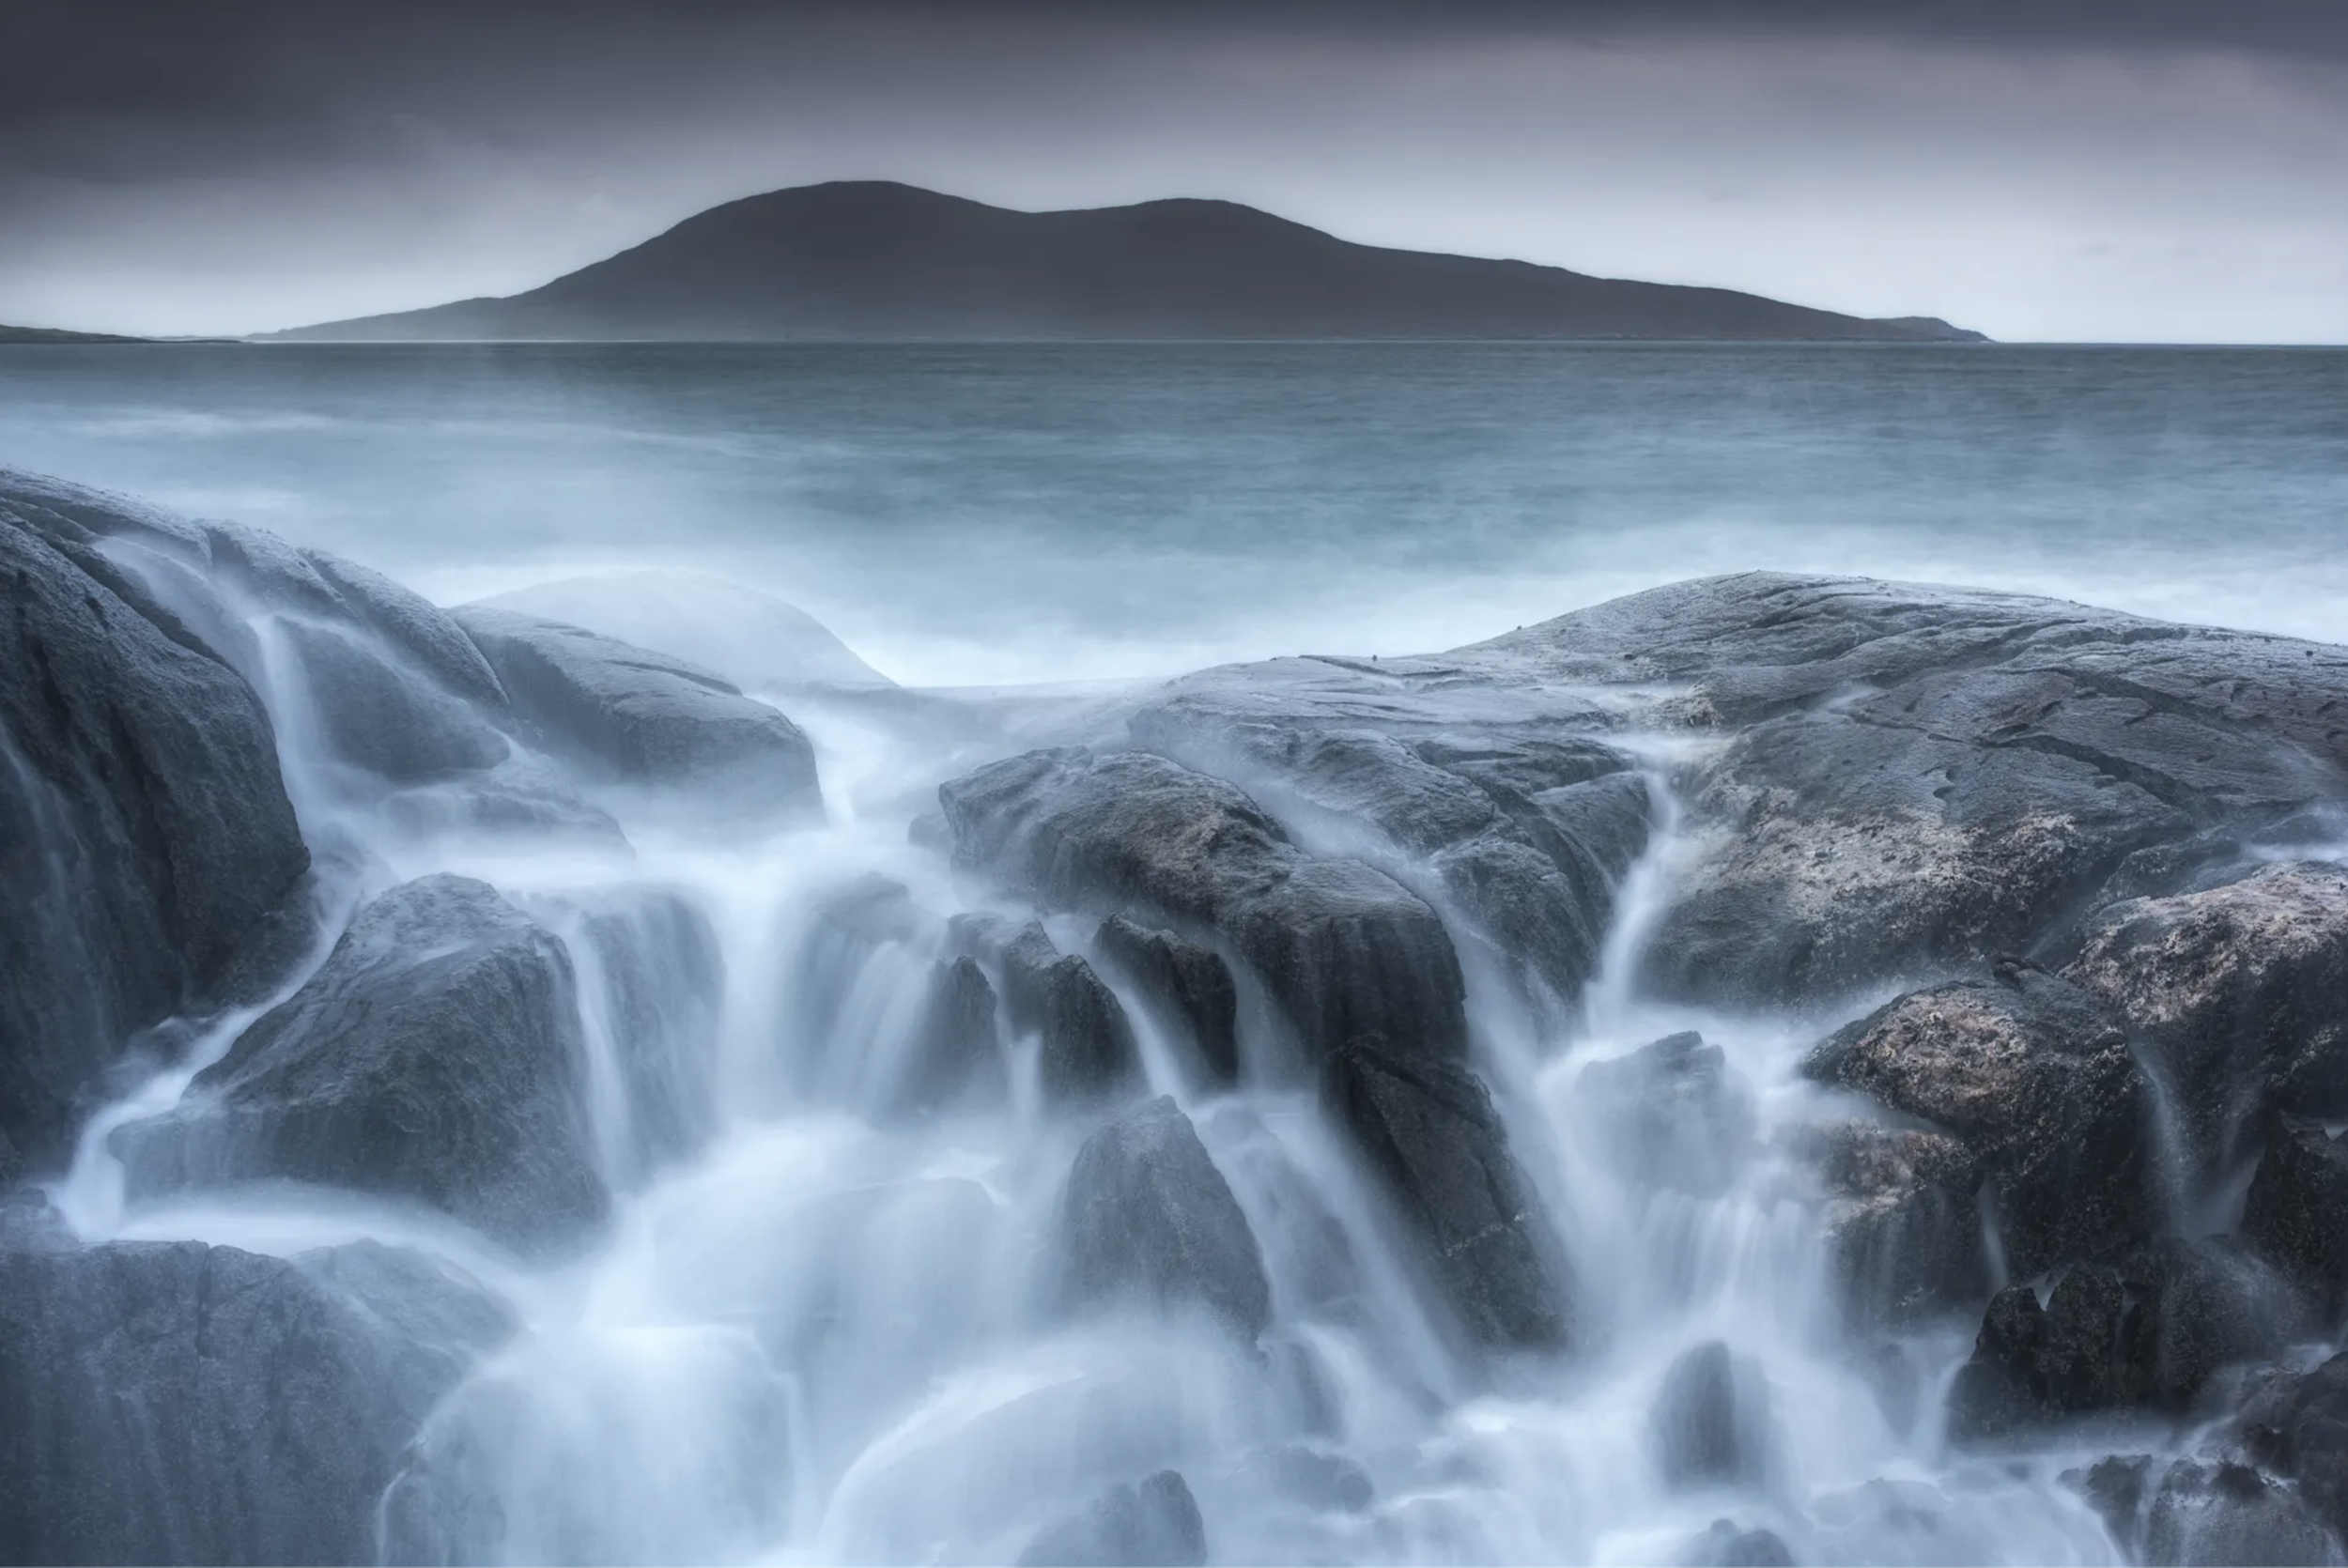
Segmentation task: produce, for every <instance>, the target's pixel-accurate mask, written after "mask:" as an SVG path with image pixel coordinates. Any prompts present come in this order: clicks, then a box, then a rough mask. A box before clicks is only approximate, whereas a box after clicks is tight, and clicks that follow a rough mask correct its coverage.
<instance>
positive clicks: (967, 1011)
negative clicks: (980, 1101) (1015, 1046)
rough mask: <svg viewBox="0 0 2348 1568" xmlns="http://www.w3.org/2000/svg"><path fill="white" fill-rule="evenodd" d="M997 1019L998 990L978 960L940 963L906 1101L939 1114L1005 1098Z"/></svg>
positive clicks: (905, 1087) (925, 1007)
mask: <svg viewBox="0 0 2348 1568" xmlns="http://www.w3.org/2000/svg"><path fill="white" fill-rule="evenodd" d="M995 1016H996V1000H995V987H994V986H993V985H992V984H990V983H989V982H988V980H987V977H986V972H985V971H984V970H982V969H981V968H980V967H979V963H978V961H977V960H976V959H973V958H970V957H968V956H967V955H965V956H964V957H961V958H955V959H949V960H944V961H940V962H938V963H937V964H935V965H934V966H933V967H932V969H931V971H930V989H929V997H928V1000H927V1001H926V1003H925V1004H924V1005H923V1007H922V1009H921V1022H920V1024H919V1033H918V1034H917V1035H916V1037H915V1038H914V1047H913V1058H912V1061H911V1062H910V1063H909V1064H908V1066H907V1068H906V1072H905V1078H904V1084H903V1086H902V1087H901V1088H900V1090H899V1097H900V1099H901V1102H902V1103H903V1104H904V1106H905V1107H906V1108H908V1109H910V1110H914V1111H935V1110H939V1109H941V1108H943V1107H946V1106H949V1105H952V1104H954V1103H956V1102H959V1101H962V1100H966V1099H972V1098H986V1099H1000V1098H1001V1097H1002V1095H1003V1093H1004V1091H1005V1089H1006V1088H1007V1087H1008V1085H1009V1081H1010V1080H1009V1072H1008V1068H1006V1066H1005V1063H1004V1059H1003V1045H1002V1041H1001V1040H1000V1039H999V1038H997V1037H996V1024H995Z"/></svg>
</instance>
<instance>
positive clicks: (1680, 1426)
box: [1653, 1340, 1775, 1489]
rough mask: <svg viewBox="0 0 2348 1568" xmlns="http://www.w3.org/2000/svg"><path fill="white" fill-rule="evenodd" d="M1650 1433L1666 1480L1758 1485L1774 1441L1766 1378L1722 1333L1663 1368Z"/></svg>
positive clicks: (1681, 1485)
mask: <svg viewBox="0 0 2348 1568" xmlns="http://www.w3.org/2000/svg"><path fill="white" fill-rule="evenodd" d="M1653 1437H1654V1443H1655V1461H1656V1468H1657V1469H1658V1470H1659V1471H1661V1474H1662V1477H1663V1482H1664V1484H1666V1485H1668V1486H1671V1487H1673V1488H1675V1489H1685V1488H1691V1487H1699V1486H1756V1485H1759V1484H1761V1483H1763V1482H1764V1481H1766V1480H1767V1479H1768V1476H1769V1465H1770V1460H1771V1446H1772V1444H1773V1443H1774V1441H1775V1435H1774V1431H1773V1427H1772V1421H1771V1416H1770V1412H1769V1380H1768V1379H1767V1378H1765V1377H1764V1376H1762V1375H1761V1369H1760V1368H1759V1367H1757V1366H1755V1365H1753V1362H1752V1361H1750V1360H1746V1359H1745V1358H1744V1357H1741V1356H1739V1355H1738V1354H1737V1353H1736V1352H1734V1351H1732V1350H1730V1349H1729V1347H1728V1346H1727V1345H1722V1343H1720V1342H1719V1341H1718V1340H1714V1341H1712V1342H1711V1343H1709V1344H1706V1345H1697V1346H1696V1347H1695V1348H1694V1349H1692V1350H1690V1351H1688V1352H1687V1353H1686V1354H1684V1355H1682V1356H1681V1357H1680V1358H1679V1359H1678V1360H1676V1361H1674V1362H1673V1363H1672V1365H1671V1369H1670V1370H1669V1371H1668V1372H1666V1373H1665V1374H1664V1375H1663V1384H1662V1388H1661V1391H1660V1392H1659V1393H1658V1394H1657V1396H1656V1401H1655V1416H1654V1433H1653Z"/></svg>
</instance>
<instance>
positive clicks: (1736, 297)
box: [270, 181, 1981, 342]
mask: <svg viewBox="0 0 2348 1568" xmlns="http://www.w3.org/2000/svg"><path fill="white" fill-rule="evenodd" d="M270 335H271V336H274V337H279V338H313V339H338V340H347V341H348V340H359V341H381V340H409V341H413V340H449V339H455V340H480V339H585V340H662V341H687V342H690V341H706V340H718V341H724V340H746V341H773V340H782V339H815V340H866V339H916V340H919V339H949V340H987V339H1046V340H1051V339H1184V338H1189V339H1200V338H1698V339H1753V340H1785V339H1848V340H1878V341H1882V340H1890V341H1904V342H1957V341H1973V340H1978V339H1979V338H1980V335H1981V334H1979V333H1977V332H1969V331H1963V330H1961V329H1959V328H1955V327H1952V326H1950V325H1949V324H1948V323H1947V322H1945V321H1940V320H1938V319H1936V318H1933V317H1930V316H1900V317H1895V318H1892V319H1876V320H1871V319H1867V318H1864V317H1861V316H1852V315H1838V314H1836V313H1834V312H1832V311H1822V310H1812V309H1809V308H1807V307H1805V306H1801V305H1789V304H1786V303H1784V302H1783V301H1780V300H1767V299H1763V298H1761V297H1760V296H1758V295H1753V294H1739V293H1737V292H1735V291H1734V290H1731V289H1724V288H1690V287H1683V286H1680V285H1676V284H1648V283H1630V282H1624V281H1620V280H1616V279H1611V278H1593V277H1587V276H1584V275H1583V274H1582V273H1579V272H1568V271H1567V270H1566V269H1563V268H1557V267H1537V266H1534V265H1533V264H1531V263H1529V262H1522V261H1493V260H1486V259H1481V258H1477V257H1471V256H1455V255H1439V254H1429V253H1426V252H1419V251H1396V250H1386V249H1383V248H1381V247H1379V246H1374V245H1357V244H1354V243H1352V241H1350V240H1344V239H1339V238H1336V237H1335V236H1334V235H1328V234H1323V233H1322V232H1321V231H1320V230H1319V229H1315V228H1308V227H1306V226H1305V224H1303V223H1290V221H1289V220H1287V219H1285V218H1277V217H1274V216H1273V215H1272V214H1271V213H1268V212H1260V211H1258V210H1257V209H1256V208H1251V207H1242V206H1240V205H1239V204H1237V203H1234V202H1221V201H1197V200H1172V201H1154V202H1141V203H1138V204H1136V205H1135V206H1131V207H1108V208H1088V209H1082V210H1075V211H1066V212H1016V211H1012V210H1010V209H1007V208H999V207H988V206H986V205H985V204H983V203H981V202H974V201H967V200H965V199H964V198H962V197H959V196H948V195H941V194H939V193H937V192H934V191H923V190H919V189H918V188H916V187H914V186H910V185H898V184H893V183H888V182H883V181H853V182H849V181H842V182H835V183H831V184H826V185H808V186H801V187H798V188H796V189H795V190H789V191H776V192H768V193H767V194H765V195H760V196H749V197H746V198H744V199H743V200H741V201H735V202H728V203H726V204H725V205H724V206H722V207H716V208H710V209H709V210H708V211H706V212H703V213H700V214H698V215H697V216H695V217H691V218H687V220H685V222H683V223H679V224H677V225H676V226H675V227H674V228H672V229H670V230H669V231H668V232H667V233H665V234H661V235H659V236H657V237H656V238H651V239H648V240H646V241H644V242H643V243H642V244H641V245H638V246H636V247H634V248H633V249H631V250H626V251H623V252H621V253H620V254H617V255H615V256H612V257H610V259H609V260H606V261H599V262H596V263H595V264H594V265H593V266H590V267H583V268H581V269H579V270H578V271H576V272H572V273H568V274H566V275H565V276H564V277H560V278H557V279H555V280H554V281H553V282H552V283H550V284H546V285H545V286H543V287H540V288H533V289H532V290H530V291H529V292H527V293H524V294H516V295H511V296H508V297H506V298H503V299H481V300H459V301H457V302H456V303H454V304H447V305H438V306H434V307H432V308H431V309H428V310H417V311H404V312H400V313H398V314H396V315H372V316H363V317H359V318H357V319H355V320H349V321H333V322H328V323H325V324H323V325H320V326H316V327H302V328H297V329H295V330H293V331H286V332H279V333H273V334H270Z"/></svg>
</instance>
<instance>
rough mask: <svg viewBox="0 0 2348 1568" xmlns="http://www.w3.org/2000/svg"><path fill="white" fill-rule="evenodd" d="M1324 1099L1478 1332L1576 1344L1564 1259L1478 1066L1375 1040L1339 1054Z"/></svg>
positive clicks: (1501, 1340)
mask: <svg viewBox="0 0 2348 1568" xmlns="http://www.w3.org/2000/svg"><path fill="white" fill-rule="evenodd" d="M1321 1107H1322V1109H1323V1111H1324V1112H1326V1113H1327V1114H1328V1115H1330V1116H1331V1117H1332V1118H1333V1119H1334V1120H1335V1121H1336V1124H1337V1125H1338V1126H1339V1127H1341V1128H1343V1129H1344V1130H1345V1131H1346V1132H1347V1133H1349V1134H1350V1135H1351V1136H1352V1141H1353V1144H1354V1145H1355V1147H1357V1148H1359V1149H1360V1150H1361V1152H1362V1157H1363V1160H1364V1162H1365V1163H1366V1164H1367V1167H1368V1169H1369V1172H1370V1175H1371V1176H1373V1177H1374V1178H1375V1179H1376V1180H1377V1181H1378V1182H1379V1184H1380V1185H1381V1187H1382V1188H1383V1190H1384V1191H1385V1193H1386V1195H1387V1196H1388V1197H1389V1198H1390V1199H1391V1200H1392V1202H1393V1203H1394V1205H1395V1206H1396V1207H1397V1209H1398V1211H1399V1212H1400V1214H1401V1217H1402V1219H1403V1222H1404V1223H1405V1225H1406V1227H1407V1229H1408V1232H1409V1234H1410V1235H1411V1237H1413V1239H1414V1240H1415V1241H1416V1242H1417V1243H1418V1246H1419V1251H1420V1256H1421V1258H1422V1260H1423V1263H1424V1267H1425V1268H1426V1269H1427V1272H1428V1274H1429V1277H1430V1278H1431V1279H1432V1280H1433V1282H1434V1284H1436V1286H1437V1287H1438V1288H1439V1289H1440V1290H1441V1291H1442V1292H1443V1294H1444V1298H1445V1299H1446V1300H1447V1302H1448V1304H1449V1307H1450V1310H1451V1312H1452V1313H1453V1314H1454V1315H1455V1316H1456V1317H1457V1318H1458V1320H1459V1322H1460V1327H1461V1328H1462V1329H1463V1330H1465V1331H1466V1333H1467V1336H1468V1337H1469V1339H1471V1340H1472V1341H1474V1342H1475V1344H1477V1345H1483V1346H1486V1347H1488V1348H1494V1349H1522V1350H1538V1349H1553V1348H1556V1347H1559V1346H1561V1345H1565V1344H1566V1343H1567V1342H1568V1339H1569V1338H1570V1337H1571V1312H1570V1307H1569V1303H1568V1294H1569V1290H1570V1286H1569V1283H1568V1280H1567V1277H1566V1269H1565V1263H1564V1260H1563V1259H1562V1258H1560V1257H1559V1256H1558V1255H1557V1252H1556V1248H1555V1246H1554V1244H1553V1242H1552V1239H1551V1237H1550V1236H1549V1234H1548V1226H1547V1221H1546V1218H1545V1216H1543V1215H1542V1214H1541V1212H1540V1211H1539V1208H1538V1207H1537V1203H1536V1201H1535V1199H1534V1196H1533V1193H1532V1190H1531V1187H1530V1185H1529V1184H1528V1183H1527V1182H1526V1180H1525V1178H1524V1173H1523V1172H1522V1170H1520V1169H1519V1168H1518V1166H1517V1162H1516V1159H1515V1157H1514V1156H1512V1155H1511V1154H1510V1153H1509V1152H1508V1144H1507V1137H1506V1131H1505V1130H1503V1128H1502V1127H1501V1124H1500V1117H1499V1115H1498V1113H1497V1112H1496V1111H1494V1110H1493V1108H1492V1101H1491V1092H1490V1091H1488V1090H1487V1089H1486V1088H1485V1087H1484V1085H1483V1084H1482V1083H1481V1082H1479V1081H1478V1080H1477V1079H1476V1077H1475V1074H1474V1073H1472V1072H1470V1071H1468V1070H1467V1068H1463V1067H1461V1066H1460V1065H1459V1064H1457V1063H1455V1062H1445V1061H1426V1060H1421V1059H1416V1058H1412V1057H1404V1056H1399V1055H1397V1054H1396V1053H1394V1052H1392V1051H1390V1050H1389V1049H1387V1048H1386V1046H1385V1043H1384V1042H1383V1040H1381V1039H1379V1038H1376V1037H1368V1038H1362V1039H1358V1040H1355V1041H1354V1042H1353V1043H1352V1044H1351V1045H1349V1046H1347V1047H1346V1048H1345V1049H1343V1050H1341V1051H1339V1052H1338V1053H1336V1055H1334V1056H1332V1057H1331V1058H1330V1060H1329V1063H1328V1065H1327V1066H1326V1067H1325V1068H1323V1069H1322V1073H1321Z"/></svg>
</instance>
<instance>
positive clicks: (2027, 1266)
mask: <svg viewBox="0 0 2348 1568" xmlns="http://www.w3.org/2000/svg"><path fill="white" fill-rule="evenodd" d="M1803 1070H1804V1072H1806V1073H1807V1074H1808V1075H1809V1076H1810V1077H1812V1078H1815V1079H1817V1080H1819V1081H1820V1082H1823V1083H1828V1084H1835V1085H1838V1086H1840V1087H1842V1088H1846V1089H1856V1090H1859V1091H1861V1092H1862V1093H1865V1094H1869V1095H1872V1096H1873V1097H1875V1098H1876V1099H1878V1100H1880V1101H1881V1102H1883V1103H1884V1104H1886V1105H1888V1106H1891V1107H1892V1109H1894V1110H1896V1111H1901V1112H1905V1113H1906V1114H1908V1115H1912V1116H1918V1117H1922V1118H1923V1120H1925V1121H1928V1122H1931V1123H1934V1124H1935V1125H1937V1126H1939V1127H1941V1128H1944V1129H1946V1130H1948V1131H1949V1132H1951V1133H1953V1134H1954V1135H1955V1136H1956V1137H1957V1138H1959V1139H1961V1140H1963V1141H1964V1143H1965V1144H1966V1145H1967V1146H1968V1147H1969V1148H1970V1149H1971V1150H1972V1151H1973V1152H1974V1153H1975V1154H1976V1155H1977V1156H1978V1157H1979V1159H1980V1161H1981V1164H1982V1169H1983V1171H1984V1173H1985V1176H1986V1177H1987V1180H1988V1183H1989V1189H1990V1193H1991V1199H1992V1204H1993V1207H1994V1211H1995V1213H1996V1217H1997V1221H1998V1227H1999V1232H2000V1237H2001V1238H2002V1240H2003V1242H2004V1245H2005V1251H2006V1256H2007V1259H2008V1261H2009V1262H2010V1264H2011V1266H2012V1268H2013V1269H2014V1271H2015V1272H2016V1273H2017V1274H2034V1273H2038V1272H2040V1271H2041V1270H2043V1269H2046V1268H2050V1267H2052V1266H2054V1265H2057V1264H2060V1263H2062V1262H2063V1261H2065V1260H2067V1259H2070V1258H2075V1257H2081V1256H2087V1255H2091V1254H2109V1253H2114V1252H2117V1251H2119V1250H2121V1249H2124V1248H2125V1247H2126V1246H2128V1245H2129V1244H2131V1243H2132V1242H2134V1241H2136V1240H2139V1239H2140V1238H2142V1237H2144V1236H2145V1235H2147V1234H2148V1233H2149V1229H2150V1225H2151V1211H2150V1194H2149V1192H2148V1191H2147V1189H2148V1172H2147V1169H2146V1161H2145V1160H2144V1157H2143V1148H2144V1145H2145V1141H2146V1140H2145V1120H2146V1114H2147V1108H2148V1107H2147V1094H2146V1090H2145V1085H2144V1081H2143V1075H2142V1073H2141V1072H2140V1071H2139V1068H2138V1067H2137V1065H2136V1060H2135V1058H2134V1057H2133V1056H2132V1055H2131V1054H2130V1053H2129V1051H2128V1042H2127V1037H2126V1035H2125V1034H2124V1032H2123V1031H2122V1030H2121V1028H2120V1026H2119V1024H2118V1022H2117V1021H2115V1020H2114V1019H2113V1018H2112V1016H2111V1014H2110V1013H2109V1011H2108V1010H2107V1009H2105V1007H2103V1006H2102V1004H2101V1003H2099V1002H2097V1001H2096V1000H2095V999H2094V998H2093V997H2092V996H2090V995H2088V994H2087V993H2086V992H2082V991H2080V990H2079V989H2078V987H2076V986H2074V985H2071V984H2070V983H2068V982H2067V981H2064V980H2062V979H2059V978H2057V977H2056V976H2052V975H2048V974H2047V973H2046V972H2044V971H2043V970H2040V969H2038V968H2036V967H2034V966H2032V965H2030V964H2027V963H2021V962H2003V963H2000V965H1999V966H1998V969H1997V972H1996V976H1995V978H1993V979H1992V980H1990V981H1988V982H1987V983H1982V982H1975V981H1963V982H1958V983H1955V984H1951V985H1942V986H1935V987H1933V988H1932V989H1930V990H1927V991H1919V992H1909V993H1908V995H1906V996H1903V997H1900V998H1899V999H1898V1000H1896V1001H1893V1002H1891V1003H1887V1004H1886V1005H1885V1006H1883V1007H1878V1008H1877V1010H1876V1011H1874V1012H1872V1013H1870V1014H1868V1015H1867V1016H1866V1017H1865V1018H1863V1019H1861V1020H1860V1021H1858V1022H1855V1023H1851V1024H1849V1025H1846V1027H1844V1028H1843V1029H1841V1030H1839V1031H1837V1032H1836V1033H1835V1034H1834V1035H1832V1036H1831V1037H1830V1038H1828V1039H1826V1040H1825V1041H1824V1042H1823V1043H1821V1044H1820V1045H1819V1046H1818V1047H1817V1049H1816V1050H1815V1051H1814V1052H1813V1053H1811V1056H1810V1059H1809V1060H1808V1061H1807V1062H1806V1063H1805V1064H1804V1067H1803Z"/></svg>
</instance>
